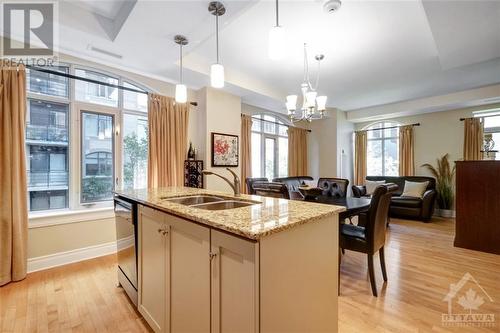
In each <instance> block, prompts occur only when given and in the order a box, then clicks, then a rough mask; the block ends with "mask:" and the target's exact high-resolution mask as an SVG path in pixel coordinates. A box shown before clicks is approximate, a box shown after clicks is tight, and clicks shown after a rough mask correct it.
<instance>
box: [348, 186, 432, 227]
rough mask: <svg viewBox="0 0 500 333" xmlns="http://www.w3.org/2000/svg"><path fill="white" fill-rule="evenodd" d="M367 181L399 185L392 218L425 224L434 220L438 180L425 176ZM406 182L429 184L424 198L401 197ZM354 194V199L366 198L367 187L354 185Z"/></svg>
mask: <svg viewBox="0 0 500 333" xmlns="http://www.w3.org/2000/svg"><path fill="white" fill-rule="evenodd" d="M366 180H372V181H380V180H385V182H386V183H394V184H396V185H398V189H397V190H396V191H394V193H393V194H392V198H391V205H390V208H389V215H390V216H391V217H400V218H405V219H413V220H420V221H424V222H428V221H429V220H430V219H431V218H432V214H434V207H435V202H436V196H437V192H436V180H435V179H434V178H432V177H424V176H406V177H389V176H387V177H385V176H368V177H366ZM406 180H407V181H410V182H429V183H428V184H427V188H426V190H425V192H424V195H423V197H422V198H415V197H402V196H401V194H402V193H403V191H404V186H405V181H406ZM352 194H353V196H354V197H358V198H359V197H363V196H366V187H365V186H356V185H354V186H353V187H352Z"/></svg>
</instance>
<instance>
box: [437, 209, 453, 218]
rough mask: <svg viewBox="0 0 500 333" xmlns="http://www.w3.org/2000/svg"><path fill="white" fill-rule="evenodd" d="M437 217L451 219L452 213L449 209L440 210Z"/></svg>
mask: <svg viewBox="0 0 500 333" xmlns="http://www.w3.org/2000/svg"><path fill="white" fill-rule="evenodd" d="M439 215H440V216H441V217H444V218H451V217H453V211H452V210H451V209H440V210H439Z"/></svg>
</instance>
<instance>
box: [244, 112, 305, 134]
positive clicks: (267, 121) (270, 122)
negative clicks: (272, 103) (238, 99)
mask: <svg viewBox="0 0 500 333" xmlns="http://www.w3.org/2000/svg"><path fill="white" fill-rule="evenodd" d="M241 115H242V116H243V115H244V114H243V113H242V114H241ZM252 119H255V120H258V121H262V122H265V123H269V124H275V125H280V126H285V127H295V126H291V125H287V124H282V123H278V122H277V121H271V120H265V119H260V118H257V117H253V116H252ZM297 128H301V127H297ZM302 129H305V130H306V131H307V132H309V133H311V132H312V131H311V130H310V129H306V128H302Z"/></svg>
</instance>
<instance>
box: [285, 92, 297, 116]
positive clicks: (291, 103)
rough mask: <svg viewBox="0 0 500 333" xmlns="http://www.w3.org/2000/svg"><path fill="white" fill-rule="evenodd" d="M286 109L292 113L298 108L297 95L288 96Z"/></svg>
mask: <svg viewBox="0 0 500 333" xmlns="http://www.w3.org/2000/svg"><path fill="white" fill-rule="evenodd" d="M286 109H287V110H288V113H292V112H294V111H295V110H296V109H297V95H288V96H286Z"/></svg>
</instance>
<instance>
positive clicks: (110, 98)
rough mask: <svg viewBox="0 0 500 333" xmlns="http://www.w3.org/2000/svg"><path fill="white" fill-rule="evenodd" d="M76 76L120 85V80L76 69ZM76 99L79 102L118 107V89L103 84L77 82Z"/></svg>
mask: <svg viewBox="0 0 500 333" xmlns="http://www.w3.org/2000/svg"><path fill="white" fill-rule="evenodd" d="M75 75H77V76H80V77H85V78H87V79H91V80H95V81H99V82H106V83H110V84H114V85H118V79H116V78H114V77H111V76H108V75H105V74H101V73H97V72H93V71H88V70H83V69H76V70H75ZM75 97H76V100H77V101H82V102H88V103H95V104H101V105H106V106H111V107H117V106H118V89H117V88H112V87H108V86H104V85H101V84H95V83H90V82H85V81H81V80H75Z"/></svg>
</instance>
